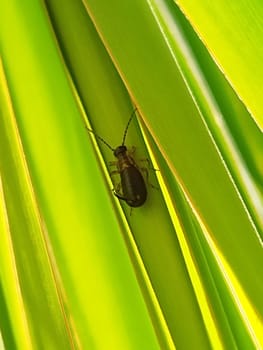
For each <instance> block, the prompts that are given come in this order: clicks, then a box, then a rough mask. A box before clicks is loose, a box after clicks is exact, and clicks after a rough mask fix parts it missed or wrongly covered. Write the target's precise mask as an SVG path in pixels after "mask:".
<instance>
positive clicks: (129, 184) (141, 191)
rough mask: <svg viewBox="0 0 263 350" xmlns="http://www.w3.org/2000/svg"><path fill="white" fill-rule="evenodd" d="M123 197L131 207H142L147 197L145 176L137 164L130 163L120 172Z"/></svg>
mask: <svg viewBox="0 0 263 350" xmlns="http://www.w3.org/2000/svg"><path fill="white" fill-rule="evenodd" d="M120 176H121V187H122V191H123V197H124V198H125V201H126V203H127V204H128V205H129V206H130V207H140V206H141V205H143V204H144V202H145V201H146V198H147V191H146V186H145V182H144V178H143V176H142V174H141V173H140V171H139V170H138V169H137V168H136V166H134V165H132V164H130V165H129V166H127V167H125V168H124V169H123V170H121V172H120Z"/></svg>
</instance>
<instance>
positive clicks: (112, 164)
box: [109, 160, 118, 166]
mask: <svg viewBox="0 0 263 350" xmlns="http://www.w3.org/2000/svg"><path fill="white" fill-rule="evenodd" d="M117 164H118V162H117V161H114V160H113V161H111V162H109V166H117Z"/></svg>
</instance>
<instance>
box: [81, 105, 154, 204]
mask: <svg viewBox="0 0 263 350" xmlns="http://www.w3.org/2000/svg"><path fill="white" fill-rule="evenodd" d="M136 110H137V109H135V110H134V111H133V112H132V114H131V116H130V119H129V120H128V123H127V126H126V128H125V131H124V134H123V139H122V144H121V145H120V146H118V147H116V148H113V147H111V146H110V145H109V144H108V143H107V142H106V141H105V140H104V139H103V138H101V137H100V136H98V135H97V134H95V133H94V131H93V130H91V129H88V131H90V132H92V133H93V134H94V135H95V137H96V138H98V139H99V140H100V141H102V142H103V143H104V144H105V145H106V146H108V147H109V148H110V149H111V150H112V151H113V154H114V156H115V157H116V158H117V161H115V162H111V163H110V165H114V166H116V167H117V170H114V171H112V172H111V175H113V174H120V177H121V182H120V184H119V185H118V186H117V188H116V189H114V190H113V193H114V195H115V196H116V197H118V198H119V199H121V200H124V201H125V202H126V203H127V204H128V205H129V206H130V207H140V206H142V205H143V204H144V203H145V201H146V198H147V190H146V185H145V181H144V178H143V176H142V173H141V170H144V171H146V173H147V178H148V171H147V169H146V168H139V167H138V166H137V164H136V163H135V161H134V159H133V157H132V153H129V152H128V150H127V147H126V146H125V145H124V143H125V138H126V135H127V131H128V128H129V125H130V122H131V120H132V118H133V116H134V115H135V112H136ZM120 187H121V190H122V193H121V192H120Z"/></svg>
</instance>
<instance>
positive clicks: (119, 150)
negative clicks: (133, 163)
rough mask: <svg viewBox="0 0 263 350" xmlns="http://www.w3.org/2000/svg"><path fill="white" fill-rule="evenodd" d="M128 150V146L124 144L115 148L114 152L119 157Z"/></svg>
mask: <svg viewBox="0 0 263 350" xmlns="http://www.w3.org/2000/svg"><path fill="white" fill-rule="evenodd" d="M126 152H127V147H126V146H124V145H122V146H118V147H117V148H116V149H115V150H114V152H113V154H114V155H115V157H117V158H119V157H120V155H125V154H126Z"/></svg>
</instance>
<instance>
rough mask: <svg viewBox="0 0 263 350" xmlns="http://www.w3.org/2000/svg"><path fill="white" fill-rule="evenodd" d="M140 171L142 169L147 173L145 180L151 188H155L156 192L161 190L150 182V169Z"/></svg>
mask: <svg viewBox="0 0 263 350" xmlns="http://www.w3.org/2000/svg"><path fill="white" fill-rule="evenodd" d="M140 169H141V171H143V172H144V173H145V179H146V182H147V184H148V185H149V186H151V187H152V188H155V189H156V190H159V187H156V186H154V185H153V184H151V183H150V182H149V171H148V169H147V168H140Z"/></svg>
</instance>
